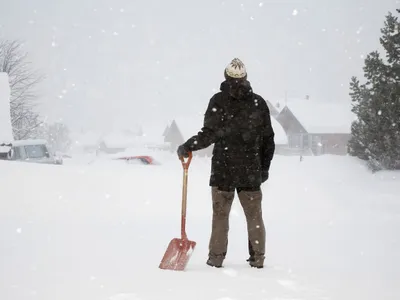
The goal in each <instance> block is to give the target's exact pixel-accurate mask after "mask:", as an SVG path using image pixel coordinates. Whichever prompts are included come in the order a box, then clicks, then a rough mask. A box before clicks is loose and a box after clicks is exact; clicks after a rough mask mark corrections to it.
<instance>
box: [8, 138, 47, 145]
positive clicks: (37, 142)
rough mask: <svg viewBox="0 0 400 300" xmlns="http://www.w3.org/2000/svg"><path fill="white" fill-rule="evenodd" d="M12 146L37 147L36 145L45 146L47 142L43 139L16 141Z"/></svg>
mask: <svg viewBox="0 0 400 300" xmlns="http://www.w3.org/2000/svg"><path fill="white" fill-rule="evenodd" d="M12 145H13V146H16V147H18V146H37V145H47V140H45V139H27V140H17V141H13V142H12Z"/></svg>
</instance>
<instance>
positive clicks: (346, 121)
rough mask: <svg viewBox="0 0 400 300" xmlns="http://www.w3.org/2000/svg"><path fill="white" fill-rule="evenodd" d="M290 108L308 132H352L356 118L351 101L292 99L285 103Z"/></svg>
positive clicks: (285, 106) (284, 106)
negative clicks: (352, 124)
mask: <svg viewBox="0 0 400 300" xmlns="http://www.w3.org/2000/svg"><path fill="white" fill-rule="evenodd" d="M285 108H288V109H289V110H290V111H291V112H292V113H293V115H294V116H295V117H296V118H297V120H298V121H299V122H300V123H301V125H303V127H304V128H305V129H306V130H307V132H308V133H350V132H351V123H352V122H353V121H354V120H355V119H356V116H355V114H354V113H353V112H352V111H351V108H352V106H351V103H350V102H343V101H341V102H340V101H338V102H324V101H317V100H306V99H290V100H288V101H287V103H286V104H284V105H283V109H282V111H283V110H284V109H285Z"/></svg>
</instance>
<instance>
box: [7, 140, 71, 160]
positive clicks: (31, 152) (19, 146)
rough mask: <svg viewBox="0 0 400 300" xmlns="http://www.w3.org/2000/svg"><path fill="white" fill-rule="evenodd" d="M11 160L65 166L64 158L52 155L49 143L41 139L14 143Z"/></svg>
mask: <svg viewBox="0 0 400 300" xmlns="http://www.w3.org/2000/svg"><path fill="white" fill-rule="evenodd" d="M10 159H11V160H15V161H25V162H34V163H43V164H55V165H62V164H63V158H62V157H60V156H57V155H55V154H53V153H51V151H50V149H49V147H48V145H47V141H46V140H41V139H34V140H19V141H13V142H12V146H11V157H10Z"/></svg>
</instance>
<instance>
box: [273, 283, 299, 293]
mask: <svg viewBox="0 0 400 300" xmlns="http://www.w3.org/2000/svg"><path fill="white" fill-rule="evenodd" d="M277 282H278V283H279V284H280V285H281V286H283V287H285V288H287V289H289V290H292V291H298V290H299V288H298V286H297V283H296V282H294V281H293V280H277Z"/></svg>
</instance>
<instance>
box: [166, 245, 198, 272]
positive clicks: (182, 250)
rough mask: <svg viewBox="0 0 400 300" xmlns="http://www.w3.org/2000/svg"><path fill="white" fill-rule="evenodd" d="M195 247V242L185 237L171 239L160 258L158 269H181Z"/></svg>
mask: <svg viewBox="0 0 400 300" xmlns="http://www.w3.org/2000/svg"><path fill="white" fill-rule="evenodd" d="M195 247H196V242H193V241H189V240H187V239H178V238H175V239H173V240H172V241H171V242H170V243H169V245H168V248H167V251H165V254H164V257H163V259H162V260H161V263H160V266H159V268H160V269H164V270H175V271H183V270H184V269H185V267H186V265H187V263H188V262H189V259H190V256H191V255H192V253H193V250H194V248H195Z"/></svg>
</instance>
